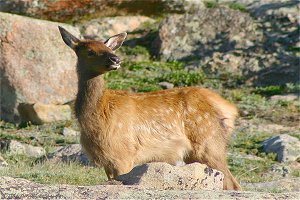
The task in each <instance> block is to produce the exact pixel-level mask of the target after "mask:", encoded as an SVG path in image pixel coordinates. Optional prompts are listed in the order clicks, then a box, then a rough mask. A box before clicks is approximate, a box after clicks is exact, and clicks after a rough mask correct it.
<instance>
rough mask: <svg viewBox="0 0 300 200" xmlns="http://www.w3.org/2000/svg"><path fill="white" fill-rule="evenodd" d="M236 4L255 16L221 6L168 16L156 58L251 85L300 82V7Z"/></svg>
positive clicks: (280, 3)
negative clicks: (183, 63) (299, 53)
mask: <svg viewBox="0 0 300 200" xmlns="http://www.w3.org/2000/svg"><path fill="white" fill-rule="evenodd" d="M232 2H237V3H245V4H246V6H245V7H247V6H248V8H249V10H250V13H248V12H247V13H244V12H240V11H238V10H233V9H230V8H228V7H227V6H225V5H226V4H225V3H223V4H222V3H221V4H220V5H217V6H215V8H206V9H200V10H198V11H197V12H195V13H189V14H184V15H171V16H169V17H167V18H166V19H165V20H164V21H163V22H162V24H161V27H160V29H159V36H158V37H157V39H156V40H155V42H154V43H153V50H154V51H155V50H156V55H158V56H160V57H161V58H162V59H163V60H183V61H185V62H187V63H188V64H187V68H188V69H191V68H194V69H195V68H202V69H203V70H204V71H205V72H206V74H209V75H210V76H212V77H217V78H221V79H229V80H230V79H235V80H237V79H238V81H237V82H242V83H244V82H246V83H247V84H249V85H255V86H267V85H285V84H287V83H294V84H295V83H296V84H297V83H299V82H300V79H299V76H298V75H299V73H300V71H299V70H300V69H299V64H300V63H299V57H298V56H299V55H298V54H297V52H299V50H297V49H299V45H300V43H299V17H298V16H297V14H296V13H297V12H296V11H297V10H299V8H298V7H299V4H297V3H295V2H293V1H291V2H286V1H280V0H274V1H256V2H255V3H253V1H247V0H245V1H244V0H236V1H232ZM251 2H252V3H251ZM257 10H261V14H259V12H256V11H257ZM231 77H232V78H231Z"/></svg>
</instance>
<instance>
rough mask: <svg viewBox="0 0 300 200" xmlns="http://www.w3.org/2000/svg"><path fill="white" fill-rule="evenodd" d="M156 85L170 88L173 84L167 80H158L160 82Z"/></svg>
mask: <svg viewBox="0 0 300 200" xmlns="http://www.w3.org/2000/svg"><path fill="white" fill-rule="evenodd" d="M158 85H159V86H160V87H162V88H163V89H172V88H174V84H173V83H169V82H160V83H158Z"/></svg>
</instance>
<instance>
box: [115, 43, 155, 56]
mask: <svg viewBox="0 0 300 200" xmlns="http://www.w3.org/2000/svg"><path fill="white" fill-rule="evenodd" d="M120 51H121V52H122V53H124V54H125V55H144V56H145V57H150V54H149V51H148V50H147V48H146V47H143V46H139V45H138V46H135V47H129V46H123V47H122V48H120Z"/></svg>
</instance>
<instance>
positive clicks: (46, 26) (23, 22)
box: [0, 13, 79, 122]
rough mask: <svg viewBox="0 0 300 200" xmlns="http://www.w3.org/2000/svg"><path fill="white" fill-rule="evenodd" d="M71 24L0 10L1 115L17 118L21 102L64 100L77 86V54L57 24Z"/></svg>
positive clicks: (72, 95)
mask: <svg viewBox="0 0 300 200" xmlns="http://www.w3.org/2000/svg"><path fill="white" fill-rule="evenodd" d="M58 25H61V26H64V27H65V28H66V29H68V31H70V32H72V33H73V34H74V35H76V36H79V31H78V29H77V28H74V27H72V26H70V25H65V24H59V23H54V22H48V21H43V20H36V19H32V18H28V17H22V16H18V15H12V14H7V13H0V30H1V31H0V72H1V73H0V79H1V83H0V88H1V92H0V102H1V109H0V118H1V119H4V120H6V121H11V122H19V121H20V115H19V113H18V111H17V108H18V105H19V104H20V103H27V104H34V103H38V102H39V103H43V104H64V103H66V102H69V101H71V100H73V99H74V98H75V94H76V90H77V86H76V85H77V76H76V69H75V65H76V56H75V54H74V52H72V50H71V49H69V48H68V47H67V46H66V45H65V44H64V42H63V41H62V39H61V36H60V33H59V31H58V28H57V26H58Z"/></svg>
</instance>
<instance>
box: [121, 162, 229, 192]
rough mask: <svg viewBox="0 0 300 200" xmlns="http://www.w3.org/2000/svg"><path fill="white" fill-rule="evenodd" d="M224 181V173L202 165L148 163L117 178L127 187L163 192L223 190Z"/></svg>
mask: <svg viewBox="0 0 300 200" xmlns="http://www.w3.org/2000/svg"><path fill="white" fill-rule="evenodd" d="M223 179H224V175H223V173H222V172H219V171H217V170H214V169H211V168H209V167H207V166H206V165H203V164H200V163H192V164H188V165H184V166H172V165H169V164H167V163H148V164H144V165H140V166H137V167H135V168H133V169H132V170H131V171H130V172H129V173H127V174H124V175H121V176H118V177H117V178H116V180H118V181H121V182H122V183H123V184H125V185H139V186H142V187H143V188H147V189H163V190H201V189H205V190H223Z"/></svg>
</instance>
